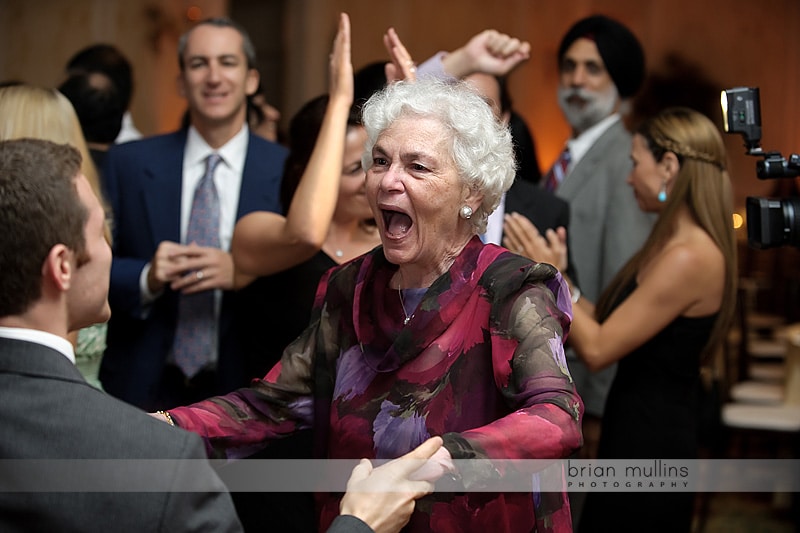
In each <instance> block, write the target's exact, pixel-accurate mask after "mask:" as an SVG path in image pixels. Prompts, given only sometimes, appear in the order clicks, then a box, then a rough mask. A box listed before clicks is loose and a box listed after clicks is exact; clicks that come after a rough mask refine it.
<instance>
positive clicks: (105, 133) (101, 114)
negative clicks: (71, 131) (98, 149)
mask: <svg viewBox="0 0 800 533" xmlns="http://www.w3.org/2000/svg"><path fill="white" fill-rule="evenodd" d="M58 90H59V91H61V94H63V95H64V96H66V97H67V99H68V100H69V101H70V102H71V103H72V107H74V108H75V113H76V114H77V115H78V121H79V122H80V123H81V130H83V136H84V137H85V138H86V141H87V142H92V143H101V144H111V143H113V142H114V139H116V138H117V135H119V131H120V129H122V117H123V116H124V115H125V105H124V102H123V101H122V98H121V96H120V93H119V91H118V90H117V87H116V86H115V85H114V82H113V81H112V80H111V78H109V77H108V76H107V75H105V74H103V73H102V72H78V73H75V74H72V75H71V76H70V77H69V78H67V79H66V80H65V81H64V83H62V84H61V85H60V86H59V87H58Z"/></svg>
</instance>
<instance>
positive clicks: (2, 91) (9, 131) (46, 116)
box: [0, 83, 111, 387]
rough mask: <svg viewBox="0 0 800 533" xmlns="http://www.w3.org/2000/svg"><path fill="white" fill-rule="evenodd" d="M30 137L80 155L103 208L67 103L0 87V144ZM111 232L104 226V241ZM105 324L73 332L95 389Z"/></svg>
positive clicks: (26, 89) (47, 92)
mask: <svg viewBox="0 0 800 533" xmlns="http://www.w3.org/2000/svg"><path fill="white" fill-rule="evenodd" d="M22 138H33V139H43V140H46V141H51V142H54V143H59V144H69V145H71V146H73V147H75V148H76V149H77V150H78V151H79V152H80V154H81V173H82V174H83V175H84V176H86V179H87V180H88V181H89V184H90V185H91V186H92V189H94V193H95V194H96V195H97V197H98V198H100V201H101V202H102V203H103V205H105V201H104V200H103V194H102V191H101V187H100V178H99V175H98V172H97V168H96V167H95V165H94V163H93V162H92V158H91V156H90V155H89V149H88V147H87V145H86V140H85V139H84V137H83V132H82V131H81V124H80V122H79V121H78V115H77V114H76V113H75V109H74V108H73V107H72V104H71V103H70V101H69V100H68V99H67V97H65V96H64V95H63V94H61V93H60V92H58V91H57V90H56V89H48V88H44V87H37V86H34V85H27V84H24V83H23V84H19V85H11V86H7V87H3V88H0V141H10V140H13V139H22ZM110 237H111V233H110V231H109V228H108V227H106V238H107V239H109V240H110ZM105 337H106V325H105V324H96V325H94V326H90V327H88V328H83V329H82V330H80V331H79V332H73V333H72V334H71V336H70V340H71V341H72V343H73V344H75V347H76V348H75V357H76V362H77V364H78V366H79V367H80V368H81V371H82V372H83V374H84V375H85V376H86V378H87V380H88V381H89V382H90V383H92V384H93V385H95V386H98V387H99V386H100V382H99V381H97V378H96V376H97V368H98V365H99V364H100V358H101V357H102V355H103V351H104V350H105Z"/></svg>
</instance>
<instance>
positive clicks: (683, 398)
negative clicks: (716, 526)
mask: <svg viewBox="0 0 800 533" xmlns="http://www.w3.org/2000/svg"><path fill="white" fill-rule="evenodd" d="M634 288H635V284H633V286H632V287H631V288H630V290H629V291H627V293H626V296H625V297H627V295H629V294H630V293H631V292H633V289H634ZM623 299H624V298H623ZM716 318H717V315H716V314H714V315H710V316H705V317H696V318H694V317H693V318H687V317H678V318H676V319H675V320H674V321H673V322H672V323H670V324H669V325H667V327H666V328H664V329H663V330H662V331H661V332H659V333H658V334H657V335H656V336H655V337H653V338H652V339H650V340H649V341H648V342H646V343H645V344H643V345H642V346H640V347H639V348H637V349H636V350H634V351H633V352H632V353H630V354H629V355H627V356H625V357H623V358H622V359H621V360H620V361H619V365H618V367H617V374H616V377H615V378H614V382H613V383H612V385H611V390H610V391H609V395H608V399H607V401H606V408H605V412H604V415H603V421H602V433H601V435H600V443H599V448H598V458H600V459H662V460H668V459H695V458H697V447H698V442H697V434H698V427H697V423H698V417H699V413H700V405H699V396H698V393H699V390H700V355H701V352H702V351H703V348H704V347H705V345H706V343H707V342H708V338H709V335H710V334H711V329H712V327H713V326H714V322H715V320H716ZM662 464H666V465H669V461H663V463H662ZM675 465H678V463H677V462H676V463H675ZM654 466H655V463H654ZM693 510H694V493H691V492H590V493H588V494H587V497H586V503H585V506H584V509H583V514H582V515H581V518H580V523H579V525H580V532H581V533H585V532H593V531H648V532H650V531H665V532H667V531H668V532H670V533H680V532H687V533H688V532H689V531H690V529H691V521H692V514H693Z"/></svg>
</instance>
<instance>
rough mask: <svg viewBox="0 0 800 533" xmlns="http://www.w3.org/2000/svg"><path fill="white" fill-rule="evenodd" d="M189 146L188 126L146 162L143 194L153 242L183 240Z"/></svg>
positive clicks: (171, 136) (172, 136) (170, 138)
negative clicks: (185, 159)
mask: <svg viewBox="0 0 800 533" xmlns="http://www.w3.org/2000/svg"><path fill="white" fill-rule="evenodd" d="M185 147H186V130H181V131H178V132H176V133H174V134H173V135H169V136H167V137H166V138H165V142H164V143H163V144H162V145H161V146H160V151H158V152H157V153H154V154H153V158H152V159H151V160H150V161H148V162H146V163H145V166H144V174H145V176H144V179H145V180H146V181H149V182H150V183H144V184H143V185H144V186H143V188H142V189H143V190H142V194H143V196H144V198H143V200H144V205H145V216H146V217H147V220H148V221H149V227H150V230H151V233H152V235H153V242H155V243H156V245H158V243H160V242H162V241H173V242H180V239H181V185H182V183H183V153H184V149H185Z"/></svg>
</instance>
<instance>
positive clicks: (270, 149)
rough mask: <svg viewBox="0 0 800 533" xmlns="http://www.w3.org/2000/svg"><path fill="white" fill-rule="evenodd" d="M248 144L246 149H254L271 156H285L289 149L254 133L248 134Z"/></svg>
mask: <svg viewBox="0 0 800 533" xmlns="http://www.w3.org/2000/svg"><path fill="white" fill-rule="evenodd" d="M249 143H250V146H249V147H248V150H251V149H255V150H258V151H259V152H261V153H263V154H264V155H267V156H268V157H269V156H273V157H280V158H285V157H286V156H287V155H288V154H289V150H288V149H287V148H286V147H285V146H282V145H280V144H278V143H274V142H272V141H268V140H266V139H265V138H263V137H261V136H259V135H255V134H254V133H251V134H250V141H249Z"/></svg>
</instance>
